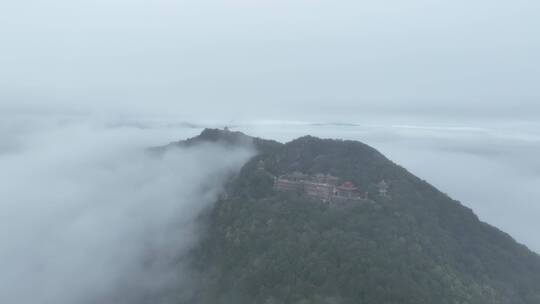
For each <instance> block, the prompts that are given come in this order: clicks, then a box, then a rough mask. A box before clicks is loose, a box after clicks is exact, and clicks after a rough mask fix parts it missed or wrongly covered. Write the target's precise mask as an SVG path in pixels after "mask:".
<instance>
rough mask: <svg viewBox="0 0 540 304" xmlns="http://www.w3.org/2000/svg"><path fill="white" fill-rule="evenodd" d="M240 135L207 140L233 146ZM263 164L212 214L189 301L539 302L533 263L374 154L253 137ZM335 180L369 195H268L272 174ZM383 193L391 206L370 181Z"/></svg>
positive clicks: (354, 145)
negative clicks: (344, 200)
mask: <svg viewBox="0 0 540 304" xmlns="http://www.w3.org/2000/svg"><path fill="white" fill-rule="evenodd" d="M239 139H241V141H242V142H245V140H246V139H250V138H249V137H247V136H246V135H243V134H241V133H232V132H227V131H219V130H205V131H204V132H203V133H202V134H201V136H199V137H197V138H194V139H191V140H188V141H186V142H184V143H183V144H189V143H193V142H199V141H207V140H210V141H225V142H227V143H229V144H235V143H238V140H239ZM251 141H252V143H253V145H254V146H255V147H256V148H257V149H258V151H259V154H258V155H257V156H256V157H254V158H253V159H252V160H251V161H250V162H249V163H247V164H246V165H245V166H244V167H243V169H242V170H241V172H240V174H239V175H238V176H237V177H236V178H235V179H234V180H233V181H231V183H230V185H229V186H228V191H227V192H228V193H227V195H226V196H224V197H223V198H222V199H220V200H219V201H218V202H217V205H216V207H215V208H214V209H213V210H212V211H211V212H210V213H209V214H208V216H207V218H206V220H208V221H209V225H210V226H209V227H210V228H209V231H208V234H207V237H206V238H205V239H204V241H203V242H202V243H201V244H200V246H199V248H198V249H197V250H196V251H195V252H194V253H193V256H194V265H195V266H194V267H195V268H196V270H197V271H198V272H200V273H201V274H202V279H201V281H200V284H201V286H202V291H201V292H200V293H199V294H198V295H197V296H196V297H195V299H196V300H195V302H197V303H239V304H241V303H364V304H371V303H373V304H375V303H377V304H378V303H411V304H413V303H414V304H420V303H426V304H427V303H430V304H431V303H442V304H444V303H448V304H450V303H451V304H454V303H486V304H487V303H490V304H491V303H504V304H506V303H512V304H533V303H534V304H537V303H540V258H539V256H538V255H536V254H535V253H533V252H531V251H529V250H528V249H527V248H526V247H525V246H522V245H520V244H518V243H516V242H515V241H514V240H513V239H512V238H511V237H509V236H508V235H507V234H505V233H503V232H501V231H499V230H497V229H496V228H494V227H492V226H490V225H488V224H485V223H483V222H481V221H479V220H478V218H477V217H476V216H475V215H474V214H473V212H472V211H471V210H470V209H468V208H466V207H464V206H462V205H461V204H460V203H459V202H457V201H454V200H452V199H451V198H449V197H448V196H446V195H445V194H443V193H441V192H440V191H438V190H437V189H435V188H434V187H432V186H431V185H429V184H428V183H427V182H425V181H422V180H420V179H418V178H417V177H415V176H414V175H412V174H410V173H409V172H408V171H406V170H405V169H403V168H402V167H400V166H398V165H396V164H394V163H393V162H391V161H390V160H388V159H387V158H386V157H384V156H383V155H382V154H380V153H379V152H378V151H376V150H375V149H373V148H371V147H369V146H367V145H364V144H362V143H359V142H354V141H341V140H328V139H318V138H315V137H310V136H306V137H302V138H299V139H297V140H294V141H291V142H289V143H287V144H279V143H277V142H273V141H265V140H262V139H251ZM294 171H299V172H302V173H306V174H316V173H323V174H331V175H334V176H337V177H339V178H341V179H342V180H349V181H352V182H353V183H354V184H356V185H359V186H360V187H361V188H362V189H364V190H365V191H367V192H369V193H370V195H369V198H370V199H369V200H365V201H361V202H360V201H358V202H353V203H350V204H344V205H341V206H332V205H329V204H327V203H324V202H322V201H320V200H316V199H312V198H308V197H306V196H305V195H302V194H301V193H294V192H292V193H283V192H276V191H275V190H274V189H273V183H274V176H280V175H282V174H287V173H291V172H294ZM381 180H385V181H387V182H388V183H389V184H390V188H389V197H385V196H381V195H378V194H377V183H379V182H380V181H381Z"/></svg>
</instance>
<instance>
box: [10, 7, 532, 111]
mask: <svg viewBox="0 0 540 304" xmlns="http://www.w3.org/2000/svg"><path fill="white" fill-rule="evenodd" d="M539 28H540V2H538V1H534V0H514V1H502V0H489V1H488V0H475V1H466V0H455V1H442V0H411V1H399V0H385V1H362V0H354V1H353V0H343V1H323V0H272V1H271V0H201V1H185V0H176V1H175V0H154V1H143V0H130V1H128V0H93V1H81V0H79V1H74V0H20V1H2V3H0V39H1V42H0V43H1V45H2V47H1V50H0V54H1V56H0V66H1V67H2V69H0V100H1V109H4V110H7V109H10V110H14V109H16V110H20V109H21V108H22V109H26V110H31V111H36V110H50V109H51V108H54V109H62V110H64V111H70V112H88V111H91V112H107V113H110V112H111V111H113V112H116V113H119V114H123V115H126V114H128V113H135V114H141V113H145V114H146V115H148V114H176V115H182V116H184V117H186V118H193V117H195V118H200V117H208V116H214V117H215V118H216V119H222V120H227V119H243V118H245V117H249V118H253V117H256V118H277V117H279V118H282V117H283V116H287V117H289V118H291V119H297V118H298V116H300V115H301V116H303V117H306V118H316V119H323V120H324V119H332V120H335V119H343V118H344V117H345V116H347V117H353V118H361V117H364V116H365V115H368V114H371V113H375V114H379V113H381V112H382V113H387V112H397V113H401V114H402V113H413V114H422V115H425V116H430V115H435V114H436V115H443V116H459V117H462V116H463V115H466V116H469V117H478V116H481V117H484V116H488V117H497V118H499V117H503V118H506V119H509V118H516V117H519V118H520V119H521V118H524V117H525V118H528V119H532V118H535V117H537V116H538V115H540V106H539V105H538V97H539V95H540V93H539V90H538V79H540V77H539V76H540V60H539V59H540V35H538V29H539ZM308 106H310V107H313V108H307V107H308ZM284 107H288V108H289V109H290V110H284ZM321 111H322V113H321Z"/></svg>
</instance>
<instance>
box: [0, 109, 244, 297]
mask: <svg viewBox="0 0 540 304" xmlns="http://www.w3.org/2000/svg"><path fill="white" fill-rule="evenodd" d="M0 130H1V131H0V132H1V134H0V135H1V138H2V141H1V145H0V168H1V170H0V184H1V186H0V269H2V271H1V272H0V303H20V304H36V303H55V304H73V303H172V302H174V301H175V300H176V299H178V298H180V297H183V296H186V295H187V293H189V290H190V283H191V282H190V278H189V271H188V270H187V269H185V268H186V267H185V263H184V257H185V255H186V253H187V252H188V251H189V250H190V249H192V248H193V247H194V246H195V244H196V242H197V240H198V239H199V238H200V237H201V235H202V234H203V233H204V232H203V231H204V227H201V226H200V225H199V223H198V221H197V217H198V216H199V215H200V214H201V212H202V211H203V210H205V209H206V208H209V207H211V205H212V203H213V202H215V200H216V197H217V196H218V195H219V193H220V191H221V190H222V186H223V184H224V182H225V181H226V180H227V178H228V177H230V175H231V174H234V172H236V171H237V170H239V168H240V167H241V166H242V164H243V163H244V162H246V161H247V159H249V157H250V156H251V155H252V153H253V151H252V150H251V148H250V147H236V148H231V147H223V146H220V145H219V144H205V145H199V146H194V147H191V148H183V149H180V148H176V149H172V150H170V151H168V152H166V153H164V154H163V155H160V156H156V155H152V154H149V153H147V151H146V148H148V147H150V146H156V145H162V144H167V143H168V142H169V141H170V140H172V139H180V138H182V137H186V136H191V135H194V134H196V133H197V132H198V131H199V130H192V129H186V128H182V129H176V130H169V129H167V128H160V129H158V130H153V129H145V128H138V127H133V126H130V127H125V126H122V125H114V124H113V126H111V124H109V123H105V122H104V121H100V120H93V119H92V120H90V119H86V118H73V117H39V116H38V117H28V116H25V117H17V116H12V117H4V119H2V120H1V126H0ZM170 291H172V292H170Z"/></svg>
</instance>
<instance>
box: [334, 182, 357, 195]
mask: <svg viewBox="0 0 540 304" xmlns="http://www.w3.org/2000/svg"><path fill="white" fill-rule="evenodd" d="M335 196H336V197H337V198H341V199H360V198H361V194H360V191H358V188H357V187H356V186H355V185H354V184H353V183H352V182H349V181H347V182H344V183H343V184H342V185H341V186H339V187H337V188H336V193H335Z"/></svg>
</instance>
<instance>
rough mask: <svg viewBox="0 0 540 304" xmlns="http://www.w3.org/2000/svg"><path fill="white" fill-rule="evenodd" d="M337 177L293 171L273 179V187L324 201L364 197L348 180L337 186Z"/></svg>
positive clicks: (360, 198) (341, 200)
mask: <svg viewBox="0 0 540 304" xmlns="http://www.w3.org/2000/svg"><path fill="white" fill-rule="evenodd" d="M338 182H339V178H337V177H335V176H332V175H329V174H315V175H307V174H303V173H300V172H294V173H291V174H287V175H282V176H280V177H278V178H276V179H275V181H274V189H275V190H276V191H281V192H298V193H303V194H304V195H306V196H308V197H311V198H316V199H320V200H322V201H324V202H343V201H350V200H362V199H365V195H363V194H362V193H361V192H360V191H359V189H358V188H357V187H356V186H355V185H354V184H353V183H352V182H350V181H348V182H345V183H343V184H341V185H339V186H338V184H339V183H338Z"/></svg>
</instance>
